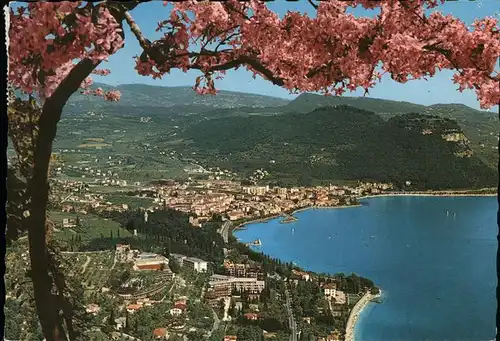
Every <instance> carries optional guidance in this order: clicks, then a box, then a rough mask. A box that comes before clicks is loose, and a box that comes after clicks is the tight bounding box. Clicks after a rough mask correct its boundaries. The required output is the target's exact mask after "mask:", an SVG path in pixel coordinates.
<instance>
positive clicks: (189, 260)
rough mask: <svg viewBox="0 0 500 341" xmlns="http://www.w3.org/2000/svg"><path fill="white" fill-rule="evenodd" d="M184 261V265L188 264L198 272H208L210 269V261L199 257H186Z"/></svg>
mask: <svg viewBox="0 0 500 341" xmlns="http://www.w3.org/2000/svg"><path fill="white" fill-rule="evenodd" d="M182 263H183V266H187V267H189V268H191V269H193V270H195V271H196V272H207V270H208V263H207V262H206V261H204V260H202V259H199V258H194V257H186V258H185V259H184V260H183V262H182Z"/></svg>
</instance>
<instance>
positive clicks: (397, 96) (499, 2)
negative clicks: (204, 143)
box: [94, 0, 500, 112]
mask: <svg viewBox="0 0 500 341" xmlns="http://www.w3.org/2000/svg"><path fill="white" fill-rule="evenodd" d="M268 6H269V7H270V8H272V9H273V10H274V11H276V12H277V13H278V14H279V15H283V14H284V13H286V11H288V10H295V11H300V12H307V13H308V14H309V15H311V16H313V15H314V9H313V8H312V6H311V5H310V4H309V3H308V2H307V1H306V0H300V1H298V2H285V1H284V0H276V1H274V2H269V5H268ZM438 10H440V11H442V12H443V13H445V14H452V15H454V16H458V17H459V18H460V19H461V20H463V21H465V22H466V23H467V24H471V23H472V22H473V21H474V19H476V18H483V17H485V16H496V17H497V18H498V17H499V16H500V15H499V14H500V0H483V1H480V0H476V1H467V0H458V1H450V2H448V3H446V4H444V5H441V6H439V7H438ZM131 13H132V15H133V17H134V19H135V20H136V22H137V23H138V24H139V26H140V27H141V30H142V31H143V33H144V34H145V35H146V36H147V37H148V38H149V39H150V40H153V39H155V38H157V37H159V36H160V34H159V33H157V32H155V28H156V27H157V23H158V21H160V20H164V19H166V18H167V17H168V9H167V8H165V7H164V6H163V4H162V1H152V2H149V3H144V4H141V5H140V6H138V7H137V8H136V9H134V10H133V11H132V12H131ZM354 13H355V15H367V13H366V12H365V11H363V10H362V9H361V10H358V9H356V10H354ZM368 14H369V13H368ZM124 26H125V27H128V26H127V25H124ZM125 34H126V43H125V47H124V48H123V49H121V50H120V51H118V52H117V53H116V54H115V55H113V56H111V57H110V58H109V61H108V63H105V64H102V67H103V68H109V69H110V70H111V72H112V73H111V75H109V76H106V77H95V78H94V79H95V80H96V81H99V82H103V83H108V84H111V85H117V84H128V83H145V84H150V85H160V86H186V85H187V86H193V85H194V82H195V81H194V79H195V78H196V77H197V76H198V75H200V73H199V71H195V70H193V71H190V72H188V73H183V72H181V71H178V70H174V71H172V72H171V73H170V74H169V75H166V76H165V77H164V78H163V79H156V80H153V79H152V78H151V77H144V76H140V75H138V74H137V73H136V71H135V70H134V66H135V61H134V59H133V57H134V56H136V55H138V54H140V51H141V49H140V47H139V44H138V42H137V40H136V39H135V37H133V35H132V33H131V32H130V31H129V30H128V29H127V31H126V32H125ZM452 74H453V73H452V72H448V71H443V72H440V73H438V74H437V75H436V76H435V77H433V78H431V79H429V80H428V81H425V80H418V81H410V82H408V83H406V84H400V83H396V82H394V81H393V80H392V79H390V77H388V76H387V77H385V78H384V79H383V80H382V82H381V83H379V84H377V85H376V86H375V88H373V89H371V90H370V95H369V96H370V97H376V98H383V99H391V100H401V101H409V102H414V103H419V104H425V105H429V104H435V103H463V104H466V105H469V106H471V107H473V108H479V103H478V101H477V99H476V95H475V93H474V92H473V91H464V92H462V93H460V92H458V91H457V90H456V89H457V86H456V85H455V84H453V82H452V81H451V76H452ZM216 87H217V89H221V90H232V91H239V92H249V93H258V94H264V95H270V96H276V97H283V98H290V99H291V98H294V97H295V96H296V95H290V94H289V92H288V91H287V90H285V89H283V88H280V87H278V86H275V85H273V84H271V83H270V82H268V81H266V80H264V79H262V78H260V77H259V76H257V79H253V78H252V74H251V73H250V72H248V71H246V70H242V69H240V70H237V71H234V70H229V71H228V72H227V74H226V76H225V77H224V79H223V80H218V81H216ZM346 94H347V95H354V96H360V95H362V90H358V91H357V92H355V93H346ZM490 110H492V111H495V112H496V111H498V107H495V108H492V109H490Z"/></svg>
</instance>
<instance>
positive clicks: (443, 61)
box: [9, 0, 500, 108]
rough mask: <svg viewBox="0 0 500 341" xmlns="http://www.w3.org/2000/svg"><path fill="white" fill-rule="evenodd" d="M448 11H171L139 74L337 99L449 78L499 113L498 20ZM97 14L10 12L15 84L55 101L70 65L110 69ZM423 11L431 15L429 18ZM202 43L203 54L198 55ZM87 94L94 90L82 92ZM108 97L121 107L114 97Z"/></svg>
mask: <svg viewBox="0 0 500 341" xmlns="http://www.w3.org/2000/svg"><path fill="white" fill-rule="evenodd" d="M442 2H444V0H415V1H400V0H378V1H372V0H353V1H321V2H320V3H319V7H318V10H317V15H316V17H314V18H311V17H309V16H307V15H304V14H302V13H298V12H288V13H286V14H285V15H284V16H283V17H282V18H280V17H279V16H278V15H277V14H276V13H274V12H273V11H271V10H270V9H269V8H268V7H267V6H266V5H265V3H264V2H263V1H259V0H250V1H244V2H243V1H238V0H227V1H224V2H207V1H205V2H199V1H195V0H187V1H183V2H170V1H165V4H171V3H172V5H173V9H172V10H171V11H170V13H169V15H168V17H167V19H166V20H164V21H162V22H160V23H159V24H158V29H157V31H161V32H162V33H163V34H164V35H163V37H161V38H160V39H158V40H157V41H155V42H153V47H154V48H155V49H156V51H160V55H159V54H156V55H155V56H149V55H148V53H147V52H143V53H142V55H141V56H140V57H138V58H137V61H136V67H135V68H136V70H137V72H138V73H139V74H140V75H144V76H152V77H153V78H160V77H162V76H163V75H165V74H168V73H169V72H170V70H172V69H175V68H177V69H181V70H183V71H184V72H187V71H188V70H191V69H196V70H200V71H201V73H202V74H203V77H201V78H200V79H199V80H198V81H197V83H196V85H195V89H196V90H197V91H198V92H199V93H215V92H216V90H215V84H214V82H213V80H212V79H218V78H220V77H221V76H222V75H223V71H225V70H227V69H231V68H238V67H240V66H243V67H246V68H247V69H249V70H250V71H252V72H253V73H254V75H257V74H258V75H260V76H262V77H264V78H266V79H269V80H270V81H272V82H274V83H275V84H279V85H281V86H283V87H285V88H287V89H289V90H290V91H292V92H298V91H300V92H302V91H322V92H324V93H325V94H330V93H334V94H336V95H341V94H342V93H344V92H345V91H354V90H356V89H358V88H364V89H365V90H366V91H368V90H369V89H370V88H372V87H373V86H375V85H376V83H377V81H379V80H380V79H381V76H382V74H390V75H391V77H392V78H393V79H395V80H396V81H398V82H402V83H404V82H407V81H409V80H412V79H420V78H425V77H429V76H433V75H434V74H435V73H436V72H437V70H442V69H450V70H454V71H455V73H456V74H455V75H454V76H453V81H454V82H455V83H456V84H457V85H458V87H459V90H463V89H466V88H467V89H469V88H470V89H474V90H475V91H476V94H477V96H478V99H479V100H480V103H481V106H482V107H484V108H488V107H491V106H493V105H496V104H498V103H499V102H500V91H499V88H500V76H499V74H498V72H496V71H495V63H496V62H497V60H498V56H499V55H500V33H499V27H498V22H497V20H496V19H494V18H484V19H482V20H478V21H476V22H475V23H474V25H472V28H470V29H469V28H468V27H467V26H466V25H465V24H464V23H463V22H461V21H460V20H459V19H457V18H454V17H452V16H450V15H448V16H444V15H443V14H441V13H440V12H439V11H437V10H436V9H434V7H436V6H438V5H439V3H442ZM94 6H95V10H96V11H98V12H97V13H98V15H97V20H93V19H92V18H91V16H89V15H83V14H82V13H83V12H81V11H80V9H79V7H78V3H72V2H62V3H47V2H37V3H30V4H29V5H28V13H25V12H23V11H20V12H19V13H17V14H14V13H13V12H12V13H11V16H12V18H11V22H12V26H11V29H10V32H9V34H10V39H11V42H12V41H15V42H16V43H15V44H11V46H10V50H9V52H10V65H11V69H10V71H9V80H10V82H11V83H12V84H13V85H14V86H16V87H17V88H19V89H21V90H23V91H26V92H33V91H36V92H39V93H40V94H41V95H42V96H45V97H46V96H50V94H51V93H52V92H53V91H54V89H55V88H57V86H58V84H60V82H61V80H62V79H64V77H66V76H67V75H68V73H69V72H70V71H71V68H72V61H73V60H78V59H81V58H92V59H94V60H105V59H106V58H107V57H108V56H109V55H111V54H113V53H114V52H116V51H117V50H118V49H119V48H121V47H122V46H123V40H122V36H121V31H120V26H119V24H118V23H117V22H116V21H115V19H114V18H113V16H112V15H111V14H110V12H109V11H108V10H107V8H106V5H105V3H101V4H98V5H94ZM355 6H362V7H364V8H368V9H375V8H377V9H379V10H380V14H378V15H376V16H375V17H373V18H368V17H355V16H353V15H352V14H350V13H348V12H347V9H348V8H349V7H355ZM97 8H98V9H97ZM426 9H432V11H431V12H430V14H426ZM73 14H75V16H74V19H72V20H73V21H74V22H73V23H72V22H71V20H69V19H71V18H72V15H73ZM145 35H147V32H145ZM131 39H132V38H131ZM195 42H196V44H197V46H199V45H200V44H201V45H202V46H203V48H202V49H201V50H200V49H199V48H195V46H194V44H195ZM380 69H381V71H382V73H380V72H379V71H380ZM94 73H96V74H102V75H104V74H107V73H108V72H107V71H104V70H100V71H95V72H94ZM212 77H213V78H212ZM88 86H89V81H88V80H86V81H84V82H83V83H82V87H84V88H88ZM101 90H102V89H101ZM87 91H90V90H87ZM101 92H102V91H97V90H95V91H94V92H93V93H94V94H97V93H101ZM101 96H104V97H105V98H106V99H109V100H117V99H119V97H120V96H119V95H117V94H116V93H113V94H108V93H106V94H104V93H102V94H101Z"/></svg>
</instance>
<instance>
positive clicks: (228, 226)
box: [219, 220, 231, 244]
mask: <svg viewBox="0 0 500 341" xmlns="http://www.w3.org/2000/svg"><path fill="white" fill-rule="evenodd" d="M230 229H231V222H230V221H229V220H227V221H225V222H224V224H222V227H221V228H220V229H219V233H220V235H221V236H222V239H224V243H226V244H227V243H228V241H229V230H230Z"/></svg>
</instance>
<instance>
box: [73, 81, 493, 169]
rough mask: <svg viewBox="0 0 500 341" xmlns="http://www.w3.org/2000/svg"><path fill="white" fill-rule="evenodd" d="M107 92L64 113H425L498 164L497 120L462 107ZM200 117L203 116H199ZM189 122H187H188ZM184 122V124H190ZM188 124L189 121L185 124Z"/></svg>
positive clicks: (177, 91) (144, 88)
mask: <svg viewBox="0 0 500 341" xmlns="http://www.w3.org/2000/svg"><path fill="white" fill-rule="evenodd" d="M95 86H101V87H103V88H104V89H105V90H108V89H111V88H115V89H118V90H120V91H121V92H122V97H121V100H120V102H118V103H108V102H105V101H103V100H102V98H96V97H93V96H86V95H81V94H79V93H76V94H74V95H73V96H72V97H71V99H70V101H69V102H68V105H67V106H66V107H65V113H68V114H71V113H76V114H77V113H81V112H88V111H94V112H96V113H99V112H105V113H110V114H124V115H133V116H159V115H161V116H164V117H179V116H183V117H191V116H192V120H191V121H192V122H193V123H194V122H198V121H200V120H204V119H217V118H222V117H249V116H256V115H257V116H275V115H283V114H293V113H309V112H311V111H313V110H315V109H317V108H321V107H330V106H332V107H335V106H341V105H349V106H351V107H354V108H358V109H363V110H368V111H371V112H374V113H376V114H377V115H379V116H380V117H382V118H383V119H385V120H387V119H389V118H391V117H393V116H396V115H402V114H408V113H422V114H429V115H435V116H439V117H443V118H450V119H455V120H456V121H457V122H458V124H459V125H460V127H461V128H462V129H463V130H464V131H465V133H466V134H467V136H468V137H469V139H470V141H471V148H472V149H473V150H474V151H475V152H476V155H477V156H478V157H480V158H481V159H482V160H483V161H485V162H486V163H487V164H488V165H490V166H492V167H495V168H496V167H497V164H498V132H499V131H500V122H499V121H498V117H497V116H496V115H493V114H492V113H489V112H486V111H480V110H475V109H472V108H470V107H467V106H465V105H462V104H435V105H431V106H425V105H420V104H414V103H409V102H398V101H391V100H384V99H376V98H369V97H347V96H345V97H336V96H323V95H317V94H310V93H305V94H301V95H299V96H298V97H297V98H295V99H294V100H292V101H288V100H286V99H282V98H276V97H269V96H263V95H255V94H246V93H239V92H231V91H221V92H220V93H218V94H217V95H216V96H212V95H205V96H201V95H197V94H196V93H195V92H194V91H193V90H192V89H191V88H190V87H161V86H151V85H144V84H125V85H119V86H116V87H112V86H109V85H106V84H98V83H96V84H95ZM200 114H202V115H200ZM186 119H187V120H188V121H189V118H186ZM186 119H185V120H186ZM187 123H189V122H187Z"/></svg>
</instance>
